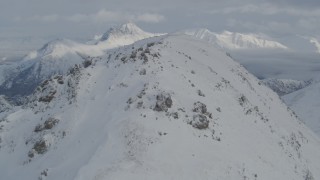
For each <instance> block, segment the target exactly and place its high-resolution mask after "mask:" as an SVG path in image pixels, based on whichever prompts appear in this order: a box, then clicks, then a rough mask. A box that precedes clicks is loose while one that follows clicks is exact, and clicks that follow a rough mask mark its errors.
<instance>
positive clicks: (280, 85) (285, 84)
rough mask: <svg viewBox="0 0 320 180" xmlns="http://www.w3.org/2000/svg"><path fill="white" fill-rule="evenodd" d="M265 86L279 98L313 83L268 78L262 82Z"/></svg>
mask: <svg viewBox="0 0 320 180" xmlns="http://www.w3.org/2000/svg"><path fill="white" fill-rule="evenodd" d="M261 82H262V83H263V84H265V85H266V86H268V87H270V88H271V89H272V90H273V91H274V92H276V93H277V94H278V95H279V96H283V95H286V94H290V93H292V92H294V91H297V90H299V89H302V88H305V87H306V86H308V85H310V84H311V81H298V80H293V79H274V78H268V79H263V80H261Z"/></svg>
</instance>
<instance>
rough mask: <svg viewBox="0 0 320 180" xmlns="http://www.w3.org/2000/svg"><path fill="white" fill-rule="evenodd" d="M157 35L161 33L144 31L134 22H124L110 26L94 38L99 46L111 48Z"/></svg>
mask: <svg viewBox="0 0 320 180" xmlns="http://www.w3.org/2000/svg"><path fill="white" fill-rule="evenodd" d="M159 35H162V34H154V33H149V32H145V31H143V30H142V29H141V28H139V27H138V26H137V25H136V24H134V23H125V24H122V25H120V26H116V27H112V28H110V29H109V30H108V31H107V32H106V33H104V34H103V35H102V36H101V38H100V39H97V40H96V43H95V44H96V45H98V46H99V47H100V46H101V48H103V49H112V48H115V47H119V46H125V45H129V44H132V43H134V42H136V41H139V40H142V39H146V38H150V37H154V36H159Z"/></svg>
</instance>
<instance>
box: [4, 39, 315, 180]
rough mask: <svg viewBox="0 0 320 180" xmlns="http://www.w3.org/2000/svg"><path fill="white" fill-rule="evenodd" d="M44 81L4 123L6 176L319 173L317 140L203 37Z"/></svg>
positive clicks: (120, 55)
mask: <svg viewBox="0 0 320 180" xmlns="http://www.w3.org/2000/svg"><path fill="white" fill-rule="evenodd" d="M89 64H91V65H89V66H86V67H87V68H84V67H82V65H80V66H78V65H77V66H75V67H74V68H73V69H71V70H70V72H69V73H68V75H64V76H56V77H54V78H52V79H50V80H48V81H44V82H43V83H42V84H41V85H40V86H39V87H38V88H37V90H36V91H35V92H34V94H33V95H32V96H30V97H29V103H28V104H27V105H25V106H24V107H21V108H20V109H19V110H16V111H15V112H14V113H12V114H10V115H8V116H7V117H5V118H3V119H4V120H2V121H1V122H0V126H1V130H0V137H1V143H0V146H1V148H0V174H1V177H2V178H3V179H6V180H16V179H26V180H29V179H30V180H31V179H46V180H51V179H52V180H54V179H59V180H64V179H65V180H91V179H92V180H93V179H94V180H105V179H117V180H121V179H123V180H125V179H133V180H135V179H137V180H138V179H139V180H140V179H155V180H160V179H161V180H163V179H185V180H188V179H190V180H194V179H201V180H202V179H217V180H220V179H253V180H254V179H261V180H270V179H282V180H301V179H308V180H311V179H319V178H320V172H319V169H320V141H319V138H317V137H316V136H315V135H314V134H313V133H312V132H311V131H310V130H309V129H308V128H306V127H305V125H304V124H303V123H301V122H299V121H298V120H297V119H296V118H295V116H294V115H293V114H292V112H291V111H289V110H288V108H287V107H286V106H285V105H284V104H283V103H282V102H281V100H279V98H278V96H277V95H276V94H275V93H274V92H272V91H271V90H269V89H268V88H266V87H265V86H262V85H260V83H259V81H258V80H257V79H256V78H255V77H253V76H252V75H250V74H249V73H248V72H247V71H246V70H245V69H244V68H243V67H241V66H240V65H239V64H237V63H235V62H234V61H233V60H232V59H230V58H229V57H228V56H226V55H225V54H224V53H222V52H221V51H219V50H217V49H214V48H213V47H212V46H211V45H210V44H207V43H205V42H203V41H200V40H196V39H193V38H192V37H189V36H185V35H178V34H175V35H169V36H167V37H158V38H152V39H148V40H145V41H141V42H137V43H135V44H133V45H131V46H126V47H124V48H119V49H115V50H112V51H109V52H108V53H107V54H106V55H105V56H103V57H102V59H94V60H93V61H91V63H89Z"/></svg>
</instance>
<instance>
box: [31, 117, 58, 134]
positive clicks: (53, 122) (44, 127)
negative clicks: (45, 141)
mask: <svg viewBox="0 0 320 180" xmlns="http://www.w3.org/2000/svg"><path fill="white" fill-rule="evenodd" d="M58 123H59V119H55V118H49V119H48V120H46V121H45V122H44V124H43V125H41V124H38V125H37V126H36V128H35V129H34V132H40V131H43V130H49V129H52V128H53V127H54V126H55V125H56V124H58Z"/></svg>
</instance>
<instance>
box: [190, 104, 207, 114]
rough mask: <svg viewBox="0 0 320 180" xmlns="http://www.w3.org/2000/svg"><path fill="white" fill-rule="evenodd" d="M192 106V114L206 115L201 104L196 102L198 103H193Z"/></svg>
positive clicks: (205, 109) (204, 107) (203, 105)
mask: <svg viewBox="0 0 320 180" xmlns="http://www.w3.org/2000/svg"><path fill="white" fill-rule="evenodd" d="M193 105H194V108H193V112H197V113H201V114H205V113H207V106H206V105H205V104H203V103H202V102H199V101H198V102H195V103H194V104H193Z"/></svg>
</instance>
